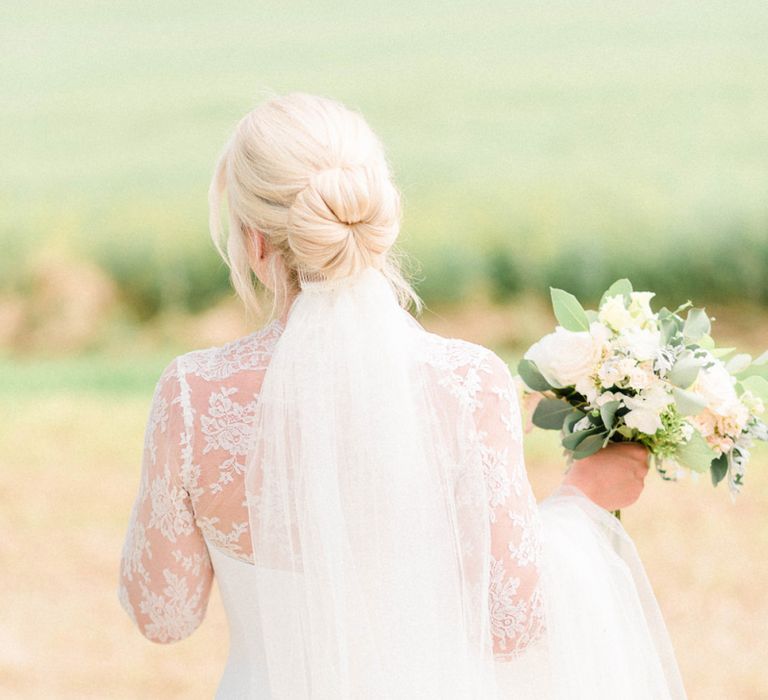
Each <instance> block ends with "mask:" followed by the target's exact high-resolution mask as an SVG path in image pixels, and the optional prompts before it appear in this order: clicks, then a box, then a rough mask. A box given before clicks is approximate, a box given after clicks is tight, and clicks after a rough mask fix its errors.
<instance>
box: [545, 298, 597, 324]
mask: <svg viewBox="0 0 768 700" xmlns="http://www.w3.org/2000/svg"><path fill="white" fill-rule="evenodd" d="M549 292H550V295H551V297H552V308H553V309H554V312H555V317H556V318H557V320H558V322H559V323H560V325H561V326H562V327H563V328H565V329H566V330H569V331H587V330H589V319H588V318H587V314H586V312H585V311H584V308H583V307H582V305H581V304H580V303H579V300H578V299H577V298H576V297H575V296H574V295H573V294H570V293H568V292H565V291H563V290H562V289H555V288H551V289H550V290H549Z"/></svg>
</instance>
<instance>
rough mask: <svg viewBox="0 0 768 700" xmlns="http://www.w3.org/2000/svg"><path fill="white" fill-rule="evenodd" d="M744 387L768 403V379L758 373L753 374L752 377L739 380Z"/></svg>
mask: <svg viewBox="0 0 768 700" xmlns="http://www.w3.org/2000/svg"><path fill="white" fill-rule="evenodd" d="M739 384H741V386H742V388H743V389H745V390H746V391H749V392H751V393H752V394H754V395H755V396H757V397H758V398H759V399H762V401H763V402H765V403H768V381H766V380H765V379H764V378H763V377H761V376H760V375H757V374H753V375H752V376H751V377H747V378H746V379H742V380H740V381H739Z"/></svg>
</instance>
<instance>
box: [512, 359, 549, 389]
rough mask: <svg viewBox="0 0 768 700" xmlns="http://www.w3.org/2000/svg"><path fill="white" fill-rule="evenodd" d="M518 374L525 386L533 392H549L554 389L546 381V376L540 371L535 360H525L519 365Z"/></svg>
mask: <svg viewBox="0 0 768 700" xmlns="http://www.w3.org/2000/svg"><path fill="white" fill-rule="evenodd" d="M517 373H518V374H519V375H520V379H522V380H523V382H525V385H526V386H527V387H528V388H529V389H532V390H533V391H547V390H548V389H552V388H553V387H552V385H551V384H550V383H549V382H548V381H547V380H546V379H544V375H542V373H541V372H540V371H539V368H538V367H537V366H536V363H535V362H533V360H527V359H525V358H523V359H522V360H520V362H518V363H517Z"/></svg>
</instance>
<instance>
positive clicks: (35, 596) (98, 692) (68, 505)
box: [0, 395, 768, 700]
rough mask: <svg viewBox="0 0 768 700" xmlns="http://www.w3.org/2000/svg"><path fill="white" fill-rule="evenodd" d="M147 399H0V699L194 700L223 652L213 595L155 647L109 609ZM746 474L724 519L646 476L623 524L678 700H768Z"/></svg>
mask: <svg viewBox="0 0 768 700" xmlns="http://www.w3.org/2000/svg"><path fill="white" fill-rule="evenodd" d="M147 408H148V398H136V397H133V398H132V397H128V398H125V397H120V399H119V400H116V398H115V397H110V396H101V397H98V396H97V397H94V396H90V397H89V396H85V395H82V396H74V395H63V396H59V397H48V398H44V399H35V400H32V399H28V400H24V401H18V400H11V399H5V400H4V401H3V409H4V416H5V419H4V421H3V422H2V428H0V440H2V445H3V452H2V471H1V472H0V527H1V528H2V532H3V533H4V536H3V538H2V540H0V567H2V571H3V576H2V579H1V580H0V593H1V594H2V595H1V598H0V599H1V600H2V601H3V615H2V618H0V688H2V692H0V694H2V695H3V697H24V698H51V697H56V698H85V697H94V698H95V697H98V698H104V697H109V698H140V697H141V698H144V697H158V698H159V697H162V698H174V697H179V698H181V697H183V698H209V697H211V696H212V695H213V692H214V689H215V687H216V684H217V681H218V678H219V675H220V673H221V671H222V670H223V666H224V662H225V657H226V654H227V630H226V622H225V619H224V616H223V610H222V607H221V605H220V603H219V599H218V594H217V592H216V590H215V589H214V593H213V596H212V599H211V603H210V606H209V610H208V616H207V619H206V621H205V623H204V624H203V626H202V627H201V628H200V629H199V630H197V632H196V633H195V634H194V635H192V637H190V638H189V639H187V640H185V641H183V642H180V643H178V644H174V645H168V646H160V645H154V644H151V643H150V642H148V641H146V640H145V639H144V638H143V637H141V636H140V635H139V633H138V632H137V631H136V630H135V629H134V628H133V627H132V625H131V623H130V622H129V620H128V618H127V617H126V616H125V614H124V613H123V612H122V610H121V609H120V607H119V604H118V602H117V597H116V582H117V571H118V558H119V552H120V546H121V544H122V538H123V534H124V528H125V526H126V523H127V518H128V513H129V509H130V505H131V502H132V499H133V496H134V493H135V489H136V487H137V483H138V460H139V454H140V448H141V436H142V431H143V427H144V420H145V414H146V410H147ZM553 438H554V436H553V435H550V434H547V435H543V434H537V435H531V436H530V440H529V444H528V448H527V449H528V460H529V471H530V475H531V480H532V481H533V483H534V488H535V490H536V492H537V494H538V495H539V497H543V496H545V495H546V494H547V492H548V491H549V490H550V489H551V488H553V487H554V486H555V485H556V483H557V481H558V479H559V477H560V473H561V471H562V467H561V464H562V460H561V459H560V457H559V455H558V452H557V450H556V449H555V445H554V440H553ZM767 461H768V460H767V459H766V453H765V452H764V451H763V452H761V453H760V454H759V455H758V457H757V458H756V459H755V460H754V462H753V463H752V465H751V469H750V472H749V474H748V484H747V487H746V491H745V493H744V494H743V496H742V498H741V499H740V500H739V501H738V503H737V504H736V505H735V506H733V505H732V504H731V502H730V500H729V498H728V496H727V493H726V492H725V490H724V489H723V488H722V486H721V487H720V488H718V489H717V490H714V489H712V488H711V486H710V485H709V484H708V483H706V482H704V481H701V482H700V483H699V484H693V483H681V484H678V485H672V484H665V483H661V482H660V480H659V479H658V478H657V477H656V476H655V475H654V474H651V475H649V478H648V487H647V489H646V492H645V494H644V496H643V498H642V501H641V503H639V504H638V505H637V506H635V507H633V508H632V509H629V510H628V511H626V512H625V514H624V522H625V525H626V527H627V529H628V530H629V531H630V533H631V534H632V535H633V537H634V538H635V541H636V543H637V545H638V548H639V550H640V553H641V555H642V556H643V558H644V560H645V562H646V566H647V570H648V574H649V576H650V578H651V581H652V583H653V585H654V587H655V590H656V592H657V595H658V598H659V601H660V604H661V607H662V609H663V611H664V613H665V615H666V619H667V621H668V624H669V627H670V631H671V634H672V637H673V641H674V644H675V647H676V649H677V652H678V656H679V660H680V664H681V666H682V671H683V675H684V678H685V681H686V685H687V687H688V690H689V695H690V697H691V698H692V699H695V700H700V699H705V698H713V699H715V698H717V699H720V698H729V699H734V700H751V699H753V698H754V699H757V698H765V697H768V670H766V668H765V666H764V665H763V663H764V659H763V657H764V650H765V648H766V647H768V629H767V628H766V621H768V598H767V597H766V595H765V591H766V588H767V587H768V570H767V569H766V561H765V554H766V552H767V551H768V524H766V522H765V515H766V513H768V469H766V466H767V464H766V462H767Z"/></svg>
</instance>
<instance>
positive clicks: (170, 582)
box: [118, 321, 543, 659]
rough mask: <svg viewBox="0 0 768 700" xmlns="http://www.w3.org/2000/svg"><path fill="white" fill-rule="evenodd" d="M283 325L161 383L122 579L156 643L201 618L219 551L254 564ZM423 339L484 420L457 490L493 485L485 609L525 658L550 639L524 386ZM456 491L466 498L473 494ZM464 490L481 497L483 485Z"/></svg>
mask: <svg viewBox="0 0 768 700" xmlns="http://www.w3.org/2000/svg"><path fill="white" fill-rule="evenodd" d="M282 329H283V327H282V324H281V323H280V322H279V321H273V322H272V323H270V324H269V325H267V326H265V327H264V328H262V329H261V330H259V331H257V332H255V333H253V334H251V335H248V336H245V337H244V338H240V339H238V340H237V341H235V342H233V343H230V344H228V345H225V346H223V347H219V348H210V349H207V350H200V351H195V352H191V353H187V354H186V355H182V356H180V357H178V358H176V359H175V360H174V361H173V362H171V363H170V364H169V365H168V367H166V369H165V370H164V372H163V373H162V375H161V377H160V379H159V381H158V383H157V386H156V389H155V393H154V397H153V400H152V406H151V409H150V412H149V418H148V421H147V428H146V433H145V440H144V453H143V463H142V470H141V478H140V482H139V488H138V493H137V496H136V499H135V502H134V505H133V509H132V511H131V516H130V522H129V526H128V532H127V534H126V538H125V542H124V545H123V551H122V559H121V566H120V580H119V584H118V598H119V600H120V603H121V605H122V606H123V608H124V609H125V610H126V612H127V614H128V615H129V616H130V618H131V619H132V620H133V621H134V622H135V624H136V625H137V626H138V628H139V629H140V630H141V632H142V633H143V634H144V635H145V636H146V637H148V638H149V639H151V640H153V641H156V642H160V643H166V642H173V641H176V640H180V639H183V638H185V637H187V636H189V635H190V634H191V633H192V632H193V631H194V630H195V629H196V628H197V627H198V626H199V625H200V623H201V622H202V620H203V617H204V615H205V610H206V606H207V603H208V597H209V594H210V589H211V584H212V581H213V568H212V566H211V561H210V557H209V552H208V547H216V548H217V549H218V550H220V551H223V552H225V553H226V554H228V555H229V556H232V557H234V558H236V559H240V560H242V561H246V562H250V563H252V562H253V552H252V545H251V538H250V532H249V523H248V509H247V504H246V501H245V486H244V470H245V458H246V453H247V448H248V443H249V439H250V435H251V431H252V426H253V420H254V411H255V407H256V401H257V399H258V391H259V388H260V386H261V383H262V381H263V378H264V373H265V372H266V369H267V366H268V364H269V359H270V356H271V353H272V349H273V348H274V345H275V343H276V342H277V340H278V338H279V337H280V333H281V332H282ZM423 333H424V341H425V342H424V353H425V354H424V359H425V361H426V362H428V363H429V364H430V365H431V366H432V367H433V368H434V370H435V376H436V381H437V382H438V383H439V385H440V386H442V387H444V389H445V391H446V396H447V401H448V402H450V401H452V402H454V404H455V405H456V406H457V407H458V409H460V410H461V411H464V412H465V413H468V414H469V415H471V417H472V421H473V441H474V443H475V444H476V456H477V465H478V466H477V469H476V470H475V469H472V468H471V467H470V466H467V467H466V468H464V469H463V472H464V473H457V475H456V478H457V484H458V483H459V482H460V481H461V479H462V478H463V479H465V480H472V479H475V480H478V479H482V480H483V482H484V493H485V501H486V503H485V504H480V506H481V507H484V508H486V509H487V514H488V515H487V517H488V523H489V527H490V531H491V561H490V562H489V563H488V565H489V566H490V573H491V581H490V590H488V591H487V592H486V593H484V594H483V596H484V598H485V602H483V600H482V599H478V602H479V604H480V605H482V606H485V605H486V604H487V614H488V629H489V633H490V640H489V643H492V647H493V652H494V654H495V655H496V657H497V658H500V659H504V658H513V657H514V656H515V655H517V654H519V653H520V651H522V650H523V649H524V648H525V647H526V646H527V645H528V644H529V643H531V641H533V640H535V639H536V638H538V637H539V636H540V635H541V633H542V631H543V611H542V605H541V600H540V594H539V572H540V557H541V546H540V529H539V528H540V525H539V514H538V509H537V504H536V501H535V498H534V496H533V492H532V490H531V487H530V483H529V481H528V478H527V474H526V471H525V464H524V460H523V452H522V428H521V422H520V413H519V408H518V400H517V393H516V388H515V385H514V382H513V380H512V377H511V375H510V373H509V369H508V368H507V365H506V364H505V363H504V362H503V361H502V360H501V359H500V358H499V357H498V356H497V355H495V354H494V353H493V352H491V351H490V350H488V349H486V348H484V347H482V346H479V345H475V344H474V343H469V342H467V341H463V340H459V339H453V338H443V337H441V336H438V335H435V334H432V333H428V332H426V331H423ZM458 409H457V411H458ZM461 470H462V465H459V471H460V472H461ZM456 492H457V501H461V498H462V490H461V488H460V487H457V491H456ZM464 493H466V494H470V496H468V498H472V496H471V494H473V493H477V489H466V491H465V492H464ZM475 500H476V499H475ZM469 505H470V506H472V504H469ZM471 511H472V508H470V512H471ZM474 512H477V508H476V507H475V508H474ZM469 554H470V555H471V554H472V553H469Z"/></svg>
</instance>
